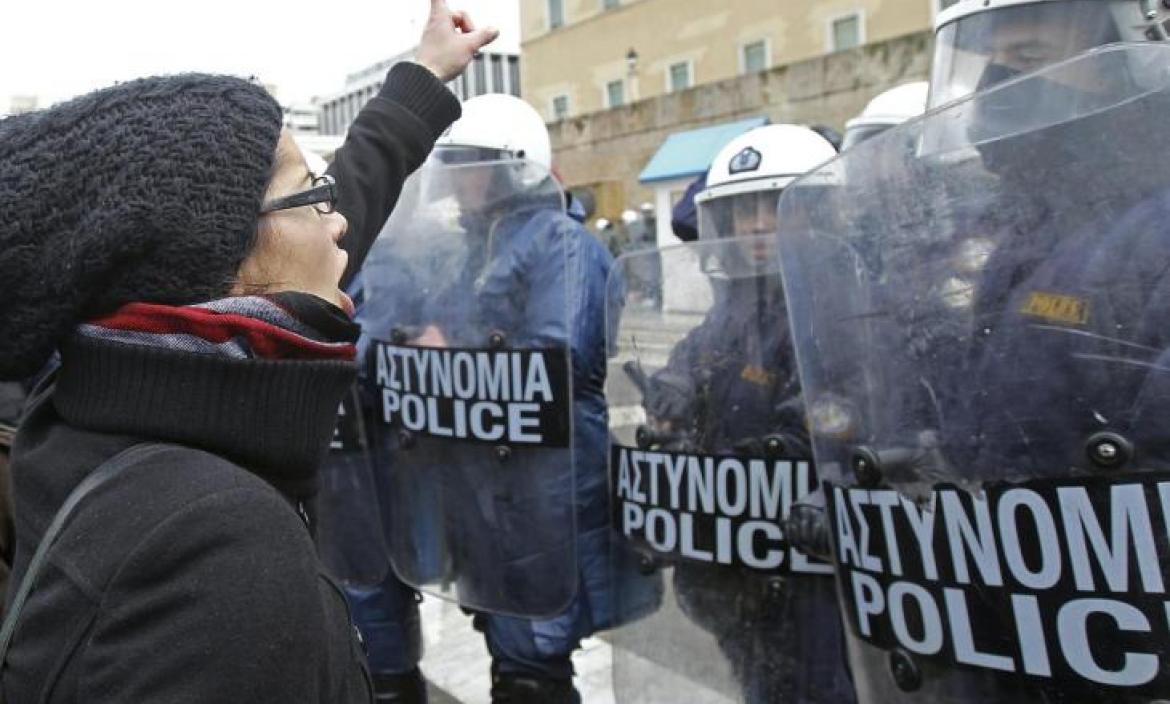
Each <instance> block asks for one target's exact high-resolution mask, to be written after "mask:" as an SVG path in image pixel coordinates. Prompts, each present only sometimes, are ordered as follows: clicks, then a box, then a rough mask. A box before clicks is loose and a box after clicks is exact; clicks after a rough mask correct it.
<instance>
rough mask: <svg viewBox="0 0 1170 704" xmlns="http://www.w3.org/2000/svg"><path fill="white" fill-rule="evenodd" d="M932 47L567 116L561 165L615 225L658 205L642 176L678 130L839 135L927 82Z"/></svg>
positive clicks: (556, 148)
mask: <svg viewBox="0 0 1170 704" xmlns="http://www.w3.org/2000/svg"><path fill="white" fill-rule="evenodd" d="M644 1H645V2H647V3H650V2H653V1H654V0H644ZM786 1H787V0H786ZM931 46H932V39H931V34H930V32H929V31H923V32H916V33H914V34H909V35H906V36H902V37H897V38H894V39H891V40H888V41H884V42H878V43H871V44H868V45H866V46H863V47H861V48H859V49H854V50H851V51H845V52H838V53H835V54H830V55H825V56H820V57H817V58H814V59H809V60H806V61H801V62H797V63H794V64H791V65H788V66H780V67H776V68H774V69H771V70H769V71H766V72H763V73H758V74H754V75H750V76H741V77H738V78H733V79H729V80H725V81H720V82H716V83H712V84H708V85H705V86H700V87H698V88H694V89H692V90H688V91H684V92H682V93H676V94H672V95H663V96H660V97H657V98H653V99H649V100H643V101H640V102H637V103H634V104H631V105H628V106H626V107H623V108H620V109H617V110H608V111H605V112H599V113H595V114H592V115H586V116H582V117H578V118H571V119H568V120H563V121H561V122H558V123H555V124H552V125H550V126H549V129H550V133H551V135H552V142H553V154H554V161H555V163H556V166H557V169H558V170H559V171H560V173H561V175H562V177H563V178H564V179H565V182H566V184H567V185H568V186H570V187H581V186H586V187H591V188H595V189H597V190H598V191H600V192H604V193H605V194H606V197H605V198H599V199H598V206H599V212H598V213H597V216H604V217H608V218H610V219H613V218H615V217H617V215H618V214H619V213H620V212H621V209H622V208H624V207H634V208H636V207H637V206H638V204H640V203H642V202H646V201H651V202H652V201H653V191H652V190H651V189H649V188H646V187H643V186H641V185H640V184H639V183H638V174H639V173H640V172H641V170H642V168H643V167H645V165H646V163H647V162H649V160H650V158H651V157H653V155H654V153H655V152H656V151H657V150H658V148H659V147H660V146H661V145H662V143H663V141H665V139H666V138H667V137H668V136H669V135H670V134H671V133H673V132H678V131H681V130H688V129H695V128H699V127H704V126H707V125H713V124H718V123H721V122H729V121H732V120H737V119H743V118H748V117H755V116H767V117H768V118H770V120H771V121H772V122H791V123H798V124H818V123H819V124H827V125H830V126H832V127H834V128H836V129H838V130H841V129H842V128H843V126H844V124H845V121H846V120H848V119H849V118H851V117H854V116H855V115H857V114H858V113H860V112H861V110H862V109H863V108H864V107H865V104H866V103H867V102H869V100H870V99H872V98H873V97H874V96H876V95H877V94H879V93H881V92H882V91H884V90H887V89H889V88H892V87H894V86H896V85H900V84H902V83H906V82H909V81H919V80H926V79H927V77H928V75H929V67H930V58H931V57H930V52H931ZM528 65H531V63H529V64H528ZM617 194H622V197H618V195H617Z"/></svg>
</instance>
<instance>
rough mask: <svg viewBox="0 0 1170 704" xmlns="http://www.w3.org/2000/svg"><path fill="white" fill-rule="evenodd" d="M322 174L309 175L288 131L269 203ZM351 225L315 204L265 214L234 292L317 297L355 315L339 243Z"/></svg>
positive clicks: (282, 137) (345, 257) (279, 151)
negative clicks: (294, 293) (342, 287)
mask: <svg viewBox="0 0 1170 704" xmlns="http://www.w3.org/2000/svg"><path fill="white" fill-rule="evenodd" d="M318 175H320V174H311V173H309V168H308V166H307V165H306V164H305V157H304V155H303V154H302V153H301V150H300V147H298V146H297V144H296V142H294V141H293V138H292V135H291V134H290V133H289V132H288V130H284V131H282V132H281V135H280V142H279V143H278V144H277V147H276V171H275V174H274V175H273V177H272V183H271V184H270V185H269V187H268V192H267V193H266V194H265V196H264V200H265V202H267V201H270V200H272V199H274V198H280V197H282V196H287V195H291V194H293V193H299V192H301V191H304V190H307V189H309V188H310V187H311V186H312V179H313V177H314V176H318ZM347 227H348V223H347V222H346V220H345V217H344V216H343V215H341V214H340V213H336V212H334V213H329V214H328V215H324V214H322V213H319V212H317V210H316V209H315V208H314V207H313V206H311V205H305V206H301V207H298V208H289V209H287V210H277V211H274V212H271V213H265V214H263V215H261V216H260V225H259V233H258V237H257V241H256V247H255V248H254V249H253V250H252V252H251V253H249V254H248V257H247V258H246V259H245V260H244V263H243V264H241V265H240V271H239V273H238V275H237V279H236V286H235V288H234V289H233V293H236V294H241V293H246V292H254V291H259V292H261V293H278V292H281V291H300V292H302V293H311V294H313V295H315V296H317V297H319V298H323V299H325V300H326V301H329V302H330V303H332V304H334V305H336V306H338V307H339V308H342V309H343V310H345V311H346V312H347V313H349V314H350V315H351V316H352V315H353V302H352V301H350V300H349V296H346V295H345V293H343V292H342V291H341V290H340V289H338V288H337V285H338V283H339V282H340V281H341V276H342V274H343V273H344V272H345V265H346V262H347V261H348V259H349V257H348V254H347V253H346V252H345V251H343V250H342V249H340V248H339V247H338V246H337V243H338V242H339V241H340V240H341V238H342V237H343V236H344V235H345V231H346V228H347Z"/></svg>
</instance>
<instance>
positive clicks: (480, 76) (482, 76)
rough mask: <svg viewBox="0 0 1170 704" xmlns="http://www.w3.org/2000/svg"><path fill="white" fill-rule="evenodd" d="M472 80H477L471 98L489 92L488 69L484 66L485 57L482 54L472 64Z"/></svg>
mask: <svg viewBox="0 0 1170 704" xmlns="http://www.w3.org/2000/svg"><path fill="white" fill-rule="evenodd" d="M471 74H472V78H473V79H474V80H475V87H474V88H472V92H471V96H470V97H473V98H474V97H475V96H477V95H483V94H484V93H486V92H488V88H487V67H486V66H484V55H483V54H480V55H478V56H476V57H475V61H474V62H473V63H472V64H471Z"/></svg>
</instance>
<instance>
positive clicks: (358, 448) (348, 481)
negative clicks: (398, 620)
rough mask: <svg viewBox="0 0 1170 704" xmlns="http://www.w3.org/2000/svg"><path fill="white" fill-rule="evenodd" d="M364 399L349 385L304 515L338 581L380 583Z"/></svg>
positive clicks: (382, 560)
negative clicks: (311, 507) (314, 495)
mask: <svg viewBox="0 0 1170 704" xmlns="http://www.w3.org/2000/svg"><path fill="white" fill-rule="evenodd" d="M368 417H369V413H368V404H366V403H363V402H362V398H361V391H360V389H359V388H358V387H356V386H355V387H354V388H353V389H352V390H351V391H350V392H349V393H347V394H346V395H345V398H344V399H342V402H341V406H340V407H339V408H338V412H337V428H336V429H335V430H334V433H333V440H332V442H331V443H330V445H329V454H328V455H327V456H326V458H325V461H324V462H323V463H322V464H321V470H320V488H319V489H318V492H317V500H316V501H315V503H314V511H313V515H312V517H311V520H310V525H311V526H312V528H313V535H314V538H315V540H316V542H317V551H318V553H319V554H320V556H321V561H322V563H323V564H324V565H325V567H326V569H328V570H329V572H330V574H332V575H333V576H334V577H335V578H336V579H338V580H339V581H341V582H342V583H343V584H347V585H355V586H372V585H376V584H381V583H382V580H383V579H384V578H385V576H386V572H387V570H389V569H390V559H389V555H388V553H387V549H386V542H385V540H384V539H383V537H382V517H381V511H380V508H379V505H378V493H379V492H378V490H377V485H376V484H375V480H374V475H373V458H372V455H371V447H370V432H369V427H368V420H369V418H368Z"/></svg>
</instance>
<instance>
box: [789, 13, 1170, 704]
mask: <svg viewBox="0 0 1170 704" xmlns="http://www.w3.org/2000/svg"><path fill="white" fill-rule="evenodd" d="M1167 20H1170V12H1168V11H1167V10H1165V9H1164V8H1160V7H1156V6H1155V5H1154V4H1153V3H1141V2H1091V3H1090V2H1058V1H1055V0H1052V1H1048V2H1025V3H994V2H993V3H983V2H979V3H976V2H960V3H959V4H958V5H956V6H955V7H954V8H952V9H951V10H949V11H947V12H945V13H943V14H942V15H941V16H940V19H939V22H940V25H941V28H940V35H939V52H940V54H939V56H937V57H936V70H935V82H934V84H933V85H932V101H934V102H936V103H937V102H944V101H946V100H950V99H953V98H959V100H958V101H957V102H954V103H952V104H950V105H948V106H944V107H943V108H941V109H940V111H939V112H937V113H933V114H932V115H930V116H929V117H928V118H927V119H926V120H925V121H924V122H922V123H919V124H915V125H909V126H906V127H905V128H902V129H900V130H894V131H891V133H889V134H887V135H883V136H881V137H878V138H876V139H874V140H873V141H872V142H867V143H865V144H863V145H861V146H859V147H857V148H856V149H855V150H854V151H853V152H851V153H850V154H849V155H846V156H845V157H843V158H842V159H841V160H840V161H838V162H835V163H833V164H830V165H828V166H827V167H826V168H825V169H823V170H822V171H827V172H834V173H836V174H837V175H838V176H841V177H844V176H847V178H842V181H843V183H845V186H844V187H843V188H842V189H840V199H839V200H837V201H836V202H835V203H816V202H814V201H812V200H808V199H804V200H795V199H793V200H788V201H786V202H785V203H783V204H782V207H781V220H782V222H783V220H784V218H785V217H786V215H794V216H796V217H794V219H795V220H800V221H804V222H812V221H815V220H816V218H817V217H818V215H819V214H821V213H822V212H823V211H824V210H826V209H838V208H839V207H840V206H841V205H842V203H845V202H849V203H850V204H851V205H850V207H851V208H852V209H854V210H855V211H856V212H857V213H864V214H865V216H866V217H865V218H864V220H863V219H862V218H860V217H859V216H851V217H848V218H846V220H845V221H843V222H842V223H841V224H840V226H839V227H838V228H836V229H835V231H832V232H819V233H817V232H813V230H812V228H810V227H802V228H795V229H789V230H788V231H783V230H784V228H783V227H782V232H783V234H782V238H781V242H782V250H783V255H784V256H783V257H782V258H781V261H782V268H783V275H784V278H785V283H786V287H787V288H788V290H789V291H790V293H794V298H795V299H796V300H799V301H801V304H800V305H795V306H793V307H792V308H791V315H792V320H793V329H794V336H795V340H796V345H797V348H798V357H799V358H800V360H801V365H800V366H801V381H802V383H803V384H804V388H805V391H806V394H808V399H809V403H810V406H811V407H814V408H815V407H818V406H824V407H829V406H832V407H834V408H835V410H836V416H837V417H838V418H844V419H845V422H840V423H837V426H838V427H837V428H836V429H834V430H833V431H832V432H829V431H828V430H827V429H821V428H818V427H817V424H816V423H815V422H814V423H813V433H812V439H813V442H814V446H815V450H816V456H817V459H818V462H819V465H818V466H819V468H820V469H821V471H822V473H823V475H824V476H825V477H826V478H827V479H828V481H829V483H830V484H831V486H830V488H829V490H828V491H827V495H826V497H825V500H826V504H827V508H828V512H827V513H828V515H827V526H828V528H829V530H830V531H831V533H832V542H833V545H832V557H833V559H834V562H835V563H836V567H837V574H838V581H839V586H840V592H839V593H840V596H841V604H842V612H843V614H844V620H845V621H846V623H847V625H848V627H849V631H850V639H849V640H850V643H849V646H850V654H851V664H852V670H853V673H854V676H855V678H856V680H857V682H858V692H859V698H860V699H861V700H862V701H865V702H896V701H932V702H933V701H941V702H973V701H984V700H994V701H1012V702H1072V701H1078V702H1079V701H1101V702H1149V701H1159V700H1163V699H1165V697H1166V696H1167V693H1168V692H1170V682H1168V681H1167V680H1166V677H1165V674H1164V673H1165V672H1166V671H1167V670H1166V655H1167V650H1166V646H1165V643H1166V635H1165V634H1166V631H1165V629H1166V627H1167V626H1166V621H1165V613H1164V611H1160V609H1162V608H1163V606H1164V604H1163V602H1162V601H1160V597H1159V596H1158V595H1159V594H1161V593H1162V591H1163V581H1164V577H1165V575H1166V574H1167V572H1168V570H1167V561H1166V549H1165V543H1164V541H1163V538H1162V533H1163V532H1164V530H1165V528H1166V526H1167V525H1168V524H1167V519H1168V518H1170V516H1168V514H1167V512H1166V505H1165V504H1161V503H1159V502H1156V501H1151V500H1150V499H1151V498H1152V497H1153V496H1155V495H1156V494H1158V492H1159V491H1161V489H1160V488H1159V487H1162V486H1164V484H1162V483H1161V481H1162V479H1163V478H1164V475H1159V474H1158V472H1161V471H1164V470H1165V467H1166V457H1165V454H1164V449H1165V428H1166V426H1165V422H1164V420H1163V418H1164V410H1165V405H1164V403H1165V399H1166V398H1167V397H1166V395H1165V390H1166V387H1165V371H1164V370H1165V367H1163V366H1162V358H1163V354H1164V350H1165V349H1166V344H1165V343H1166V340H1165V339H1164V337H1163V336H1162V334H1161V332H1160V329H1161V327H1162V323H1163V321H1164V320H1165V315H1166V311H1165V306H1164V298H1163V293H1162V292H1163V290H1164V286H1165V281H1164V271H1165V267H1164V261H1165V259H1164V252H1165V250H1166V244H1167V242H1166V233H1167V231H1166V228H1165V225H1164V223H1165V222H1166V219H1167V216H1168V215H1170V201H1168V200H1167V196H1168V194H1170V169H1168V168H1167V166H1166V164H1165V159H1164V154H1165V150H1166V147H1167V146H1170V144H1167V142H1166V140H1165V139H1163V138H1162V137H1161V135H1160V134H1155V133H1154V132H1151V131H1149V130H1147V129H1145V128H1143V127H1142V125H1143V124H1146V123H1147V121H1149V120H1155V119H1157V118H1155V117H1154V116H1155V115H1161V114H1165V112H1166V110H1167V109H1168V106H1170V47H1167V46H1162V45H1157V44H1152V43H1146V44H1129V45H1115V46H1111V47H1105V48H1098V49H1096V50H1095V51H1088V52H1085V50H1086V49H1091V48H1093V47H1095V46H1096V45H1097V44H1099V43H1101V42H1105V41H1110V40H1115V39H1119V38H1133V37H1135V36H1136V37H1141V38H1149V39H1155V40H1162V39H1164V38H1165V36H1166V34H1165V29H1166V26H1165V23H1166V22H1167ZM1078 52H1085V53H1083V54H1080V55H1079V56H1075V55H1077V54H1078ZM1069 57H1074V58H1069ZM1037 69H1039V70H1037ZM1026 71H1033V73H1025V72H1026ZM1009 79H1011V80H1009ZM972 90H978V91H980V92H977V93H975V94H973V95H972V94H971V91H972ZM964 95H966V96H967V97H965V98H963V97H962V96H964ZM907 143H912V144H915V145H917V151H916V152H915V153H909V154H908V153H907V152H906V150H905V145H906V144H907ZM875 161H876V162H877V163H883V164H885V165H887V166H888V168H887V169H886V170H884V171H882V172H874V171H872V170H871V171H867V169H866V164H867V163H872V162H875ZM977 171H981V172H982V174H983V176H982V178H981V180H980V181H978V183H979V184H980V187H978V188H975V187H973V183H975V182H974V181H973V180H972V175H973V174H975V173H976V172H977ZM799 190H800V184H797V185H795V186H794V187H793V191H794V192H799ZM813 262H816V263H819V264H821V266H812V264H813ZM825 264H829V265H828V266H826V265H825ZM828 297H831V299H832V303H831V304H830V305H827V306H825V307H822V308H819V309H818V308H817V307H816V306H814V305H813V303H812V302H813V301H815V300H826V299H827V298H828ZM828 346H832V347H834V348H836V349H837V350H838V351H839V352H838V354H835V355H832V356H830V357H829V358H827V360H826V358H824V357H820V358H817V357H814V356H813V355H812V354H811V353H812V352H813V351H814V350H821V349H825V348H826V347H828ZM812 415H813V417H816V416H817V414H815V413H814V414H812ZM1130 516H1143V517H1144V518H1143V519H1135V522H1130V521H1131V519H1130ZM1099 531H1102V532H1099ZM1106 535H1108V536H1110V537H1108V538H1106V537H1105V536H1106ZM1121 555H1125V556H1126V558H1125V559H1124V560H1113V559H1111V558H1110V556H1114V557H1120V556H1121Z"/></svg>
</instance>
